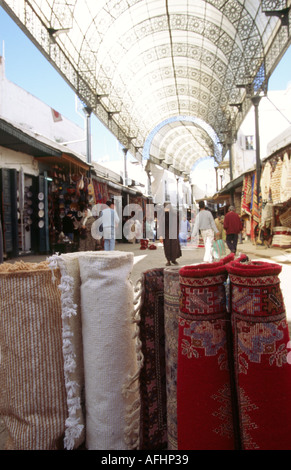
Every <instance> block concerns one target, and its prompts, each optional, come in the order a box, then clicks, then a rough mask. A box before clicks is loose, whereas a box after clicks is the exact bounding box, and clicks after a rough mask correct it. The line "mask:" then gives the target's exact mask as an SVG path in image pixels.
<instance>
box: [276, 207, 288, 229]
mask: <svg viewBox="0 0 291 470" xmlns="http://www.w3.org/2000/svg"><path fill="white" fill-rule="evenodd" d="M279 220H280V222H281V224H282V225H285V227H291V207H289V208H288V209H287V210H286V211H284V212H283V214H281V215H280V216H279Z"/></svg>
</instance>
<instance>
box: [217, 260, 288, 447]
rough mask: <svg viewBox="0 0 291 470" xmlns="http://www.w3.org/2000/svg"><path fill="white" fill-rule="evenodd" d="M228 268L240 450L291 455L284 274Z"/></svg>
mask: <svg viewBox="0 0 291 470" xmlns="http://www.w3.org/2000/svg"><path fill="white" fill-rule="evenodd" d="M226 268H227V271H228V273H229V277H230V287H231V288H230V293H231V296H230V305H231V311H232V327H233V351H234V362H235V380H236V389H237V401H238V410H239V423H238V426H239V431H240V440H241V448H242V449H243V450H252V449H261V450H282V449H283V450H289V449H291V400H290V392H291V365H290V364H288V361H287V355H288V352H289V351H288V349H287V348H288V342H289V332H288V325H287V321H286V313H285V306H284V300H283V297H282V292H281V289H280V281H279V277H278V276H279V274H280V272H281V269H282V268H281V266H280V265H277V264H273V263H268V262H258V261H251V262H247V263H241V262H239V261H232V262H231V263H229V264H228V265H227V266H226ZM289 362H290V361H289Z"/></svg>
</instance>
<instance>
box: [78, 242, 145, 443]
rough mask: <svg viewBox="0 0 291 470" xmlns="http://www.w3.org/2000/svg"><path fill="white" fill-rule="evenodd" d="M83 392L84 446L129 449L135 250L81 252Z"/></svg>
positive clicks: (134, 390)
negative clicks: (132, 279) (131, 275)
mask: <svg viewBox="0 0 291 470" xmlns="http://www.w3.org/2000/svg"><path fill="white" fill-rule="evenodd" d="M78 259H79V265H80V279H81V287H80V292H81V312H82V336H83V351H84V375H85V397H86V447H87V449H89V450H104V449H106V450H127V449H134V448H136V446H137V445H138V437H139V436H138V433H139V406H140V399H139V386H138V383H137V382H138V380H137V379H138V376H139V365H138V359H137V358H138V356H137V350H136V338H135V332H136V324H135V318H134V315H135V312H134V292H133V286H132V283H131V281H130V279H129V276H130V273H131V270H132V267H133V253H124V252H118V251H113V252H101V253H100V252H96V253H90V252H83V253H80V254H79V258H78Z"/></svg>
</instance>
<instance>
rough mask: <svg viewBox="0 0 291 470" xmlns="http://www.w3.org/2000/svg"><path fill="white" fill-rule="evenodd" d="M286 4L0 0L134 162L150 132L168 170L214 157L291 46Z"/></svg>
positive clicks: (183, 170)
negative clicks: (203, 124) (202, 124)
mask: <svg viewBox="0 0 291 470" xmlns="http://www.w3.org/2000/svg"><path fill="white" fill-rule="evenodd" d="M290 3H291V0H263V1H259V0H98V1H97V0H29V1H28V0H19V1H15V0H7V1H4V0H0V5H1V6H2V7H3V8H4V9H5V10H6V11H7V12H8V14H9V15H10V16H11V17H12V18H13V19H14V20H15V21H16V22H17V24H18V25H19V26H20V27H21V29H22V30H23V31H24V32H25V33H26V34H27V36H29V37H30V38H31V39H32V41H33V42H34V43H35V44H36V46H37V47H38V48H39V49H40V51H41V52H42V53H43V54H44V55H45V56H46V57H47V59H48V60H49V61H50V62H51V63H52V64H53V66H54V67H55V68H56V69H57V70H58V71H59V73H60V74H61V75H62V76H63V77H64V78H65V79H66V81H67V82H68V83H69V85H70V86H71V87H72V88H73V89H74V91H75V92H76V94H77V95H78V96H79V98H80V99H81V100H82V102H83V103H84V105H85V106H86V107H87V108H88V111H89V113H91V112H93V113H94V114H95V115H96V116H97V117H98V118H99V119H100V120H101V122H103V123H104V124H105V126H106V127H107V128H108V129H109V130H110V131H111V132H112V133H113V134H114V135H115V136H116V138H117V139H118V140H119V141H120V142H121V144H122V145H123V146H124V147H125V148H126V149H128V150H129V151H130V152H131V153H132V154H133V155H134V156H136V158H137V159H138V160H141V159H142V157H143V152H144V147H145V145H146V143H148V142H149V137H150V136H151V137H152V139H151V145H150V147H149V148H148V149H147V150H146V151H147V158H149V160H151V161H153V162H155V163H157V162H158V163H160V164H162V166H164V167H165V168H168V169H169V170H172V171H174V172H175V173H176V174H189V172H190V170H191V167H192V166H193V165H194V164H195V163H196V162H197V160H199V159H202V158H205V157H207V156H213V158H215V160H216V162H217V163H219V162H220V161H221V159H222V158H223V156H224V155H225V153H226V151H227V149H228V145H229V141H230V140H231V139H232V138H233V137H234V136H235V134H236V132H237V130H238V128H239V126H240V124H241V122H242V120H243V119H244V117H245V115H246V113H247V112H248V111H249V109H250V107H251V105H252V98H253V97H254V96H255V95H257V94H259V93H262V92H264V93H265V92H266V90H267V85H268V79H269V77H270V76H271V74H272V72H273V70H274V68H275V67H276V65H277V64H278V62H279V61H280V59H281V57H282V55H283V54H284V52H285V51H286V50H287V48H288V46H289V45H290V41H291V34H290ZM181 116H182V117H183V119H181ZM201 122H203V123H205V126H201V124H200V123H201ZM161 123H163V125H161ZM206 126H208V127H209V128H211V129H212V131H213V134H214V135H215V136H216V137H215V139H213V137H212V136H211V133H209V132H208V131H207V129H206Z"/></svg>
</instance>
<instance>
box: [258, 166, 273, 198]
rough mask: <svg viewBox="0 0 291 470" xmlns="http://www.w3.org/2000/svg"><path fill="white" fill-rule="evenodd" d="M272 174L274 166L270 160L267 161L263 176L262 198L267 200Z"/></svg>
mask: <svg viewBox="0 0 291 470" xmlns="http://www.w3.org/2000/svg"><path fill="white" fill-rule="evenodd" d="M271 175H272V166H271V163H270V162H267V163H266V164H265V166H264V169H263V172H262V176H261V191H262V200H263V201H266V202H268V201H269V194H270V184H271Z"/></svg>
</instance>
